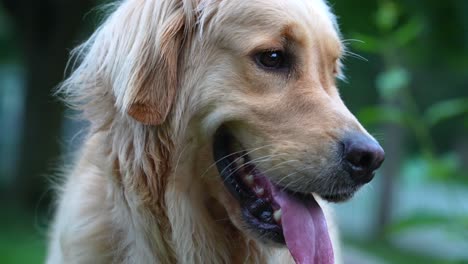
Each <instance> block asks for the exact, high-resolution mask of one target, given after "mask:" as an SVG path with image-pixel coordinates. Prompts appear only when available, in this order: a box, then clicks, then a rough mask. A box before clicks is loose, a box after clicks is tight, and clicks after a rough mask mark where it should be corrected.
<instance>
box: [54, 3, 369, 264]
mask: <svg viewBox="0 0 468 264" xmlns="http://www.w3.org/2000/svg"><path fill="white" fill-rule="evenodd" d="M284 32H286V33H284ZM283 33H284V34H287V37H288V38H291V39H294V44H293V45H294V49H295V51H296V52H297V53H298V54H302V55H301V58H303V60H302V61H301V63H302V65H303V67H302V68H301V70H300V71H299V72H300V74H301V77H297V81H295V82H294V83H293V82H292V81H289V80H286V79H280V77H271V76H265V75H264V73H261V72H259V71H258V70H255V69H253V68H252V67H253V66H252V63H251V62H250V57H249V55H248V54H250V53H251V52H252V50H255V49H257V48H258V47H263V48H267V49H268V48H271V47H270V46H269V45H272V47H277V46H281V45H282V44H283V42H284V41H285V37H284V36H283V35H282V34H283ZM288 41H289V39H288ZM342 49H343V47H342V45H341V42H340V38H339V33H338V32H337V26H336V22H335V19H334V16H333V15H332V14H331V13H330V10H329V8H328V7H327V5H326V4H325V3H324V2H323V1H322V0H315V1H314V0H252V1H250V0H249V1H242V0H229V1H228V0H125V1H122V2H121V3H119V4H117V5H116V8H115V11H113V12H112V14H111V15H110V16H109V17H108V19H107V20H106V21H105V22H104V23H103V25H102V26H101V27H100V28H99V29H97V31H96V32H95V33H94V35H93V36H92V37H91V38H90V39H89V40H88V41H87V42H86V43H84V44H83V45H82V46H81V47H79V48H77V49H76V51H75V53H74V55H75V58H76V59H77V61H76V64H77V65H78V66H77V67H76V69H75V70H74V72H73V74H72V75H71V76H70V77H69V79H67V80H66V81H65V82H64V84H63V85H62V87H61V89H60V92H61V93H62V94H63V95H64V96H65V98H66V101H67V102H68V103H69V104H70V106H71V107H74V108H77V109H79V110H80V111H82V112H83V117H84V118H85V119H86V120H89V122H90V128H89V135H88V137H87V140H86V143H85V144H84V146H83V148H82V150H81V152H80V153H78V155H77V162H76V164H75V165H74V168H73V169H72V170H71V171H70V172H69V173H67V178H66V183H65V184H64V186H63V187H62V189H61V191H60V195H59V204H58V208H57V215H56V218H55V222H54V224H53V226H52V230H51V236H50V246H49V254H48V259H47V263H49V264H57V263H67V264H73V263H135V264H145V263H148V264H150V263H293V261H292V259H291V257H290V255H289V252H288V251H287V250H286V249H284V248H278V247H273V246H269V245H265V244H262V243H260V242H258V241H257V240H256V239H255V238H253V237H252V236H250V235H249V234H248V232H247V231H244V230H243V228H242V224H241V223H240V221H239V214H238V211H239V208H238V204H236V203H235V201H234V200H233V199H232V198H231V197H230V196H229V194H227V192H226V191H225V190H224V187H223V185H222V183H221V180H220V178H219V175H218V174H217V172H216V170H215V168H214V166H212V164H213V162H214V161H213V157H212V154H211V137H212V135H213V134H214V132H215V130H216V128H217V127H219V126H220V125H221V124H223V123H225V122H230V121H236V120H246V121H245V123H247V124H257V126H258V129H261V130H262V131H264V133H265V134H267V135H268V136H270V137H271V138H274V139H275V140H277V141H274V142H279V143H278V144H277V146H276V147H275V148H274V149H273V150H272V149H271V148H266V149H267V150H265V151H266V152H262V151H263V150H262V151H259V155H269V154H270V155H271V154H272V153H274V152H275V151H276V152H279V151H281V152H282V153H285V154H287V155H288V156H289V158H291V159H296V160H298V161H303V160H304V157H302V156H301V157H299V156H297V154H296V153H299V152H301V153H302V152H303V151H302V149H301V151H297V150H298V149H299V147H298V145H299V144H295V142H292V143H291V142H289V141H291V140H295V139H297V140H298V141H297V143H299V141H301V140H304V142H305V141H307V142H306V143H307V144H306V145H307V146H309V147H311V150H304V151H308V153H309V154H310V155H312V156H314V157H317V162H316V163H314V162H315V160H314V161H311V162H310V163H312V164H317V166H318V167H320V166H322V165H323V163H324V162H319V158H320V157H323V159H326V158H328V157H327V155H326V154H322V153H326V151H324V150H323V149H320V148H323V147H327V146H328V145H327V144H323V143H324V142H328V141H329V140H330V138H328V137H327V138H324V136H323V135H325V134H326V133H324V131H325V130H327V129H329V127H331V126H333V127H336V124H337V123H339V124H340V127H339V128H337V129H334V130H330V131H332V132H330V133H336V135H341V134H342V133H344V131H349V130H359V131H364V132H365V130H364V129H363V128H362V126H360V125H359V123H358V122H357V120H356V119H355V118H354V116H352V114H351V113H349V111H348V110H347V109H346V107H345V106H344V104H343V102H342V101H341V99H340V98H339V95H338V92H337V90H336V86H335V84H334V76H333V73H332V72H331V71H332V69H333V68H335V67H339V66H336V65H338V64H339V58H340V56H341V53H342V52H343V50H342ZM335 64H336V65H335ZM328 69H330V70H328ZM338 70H339V69H338ZM298 74H299V73H298ZM275 78H277V79H275ZM312 86H314V87H321V88H320V89H318V90H317V89H316V90H314V91H306V90H305V88H306V87H309V88H310V87H312ZM283 87H299V88H298V89H299V90H297V91H296V92H291V93H289V92H284V91H285V90H286V89H285V88H284V89H283ZM322 88H323V89H322ZM246 89H249V92H246ZM267 89H268V90H267ZM288 89H289V88H288ZM246 93H247V94H250V96H251V97H246V96H245V94H246ZM296 93H297V94H296ZM298 94H300V97H301V98H308V99H310V101H308V102H313V103H314V104H315V105H316V106H317V105H319V106H320V108H321V109H323V111H322V112H323V113H322V112H320V113H316V112H314V111H316V110H314V109H315V108H313V107H309V106H308V102H305V101H304V102H300V101H297V100H296V99H294V102H297V103H298V106H296V105H294V104H289V103H288V100H290V99H288V98H291V100H293V98H292V97H294V96H297V95H298ZM259 100H261V103H259V102H260V101H259ZM304 100H306V99H304ZM272 104H273V105H274V107H273V108H278V109H277V110H275V109H273V108H272ZM322 105H323V107H322ZM276 111H278V113H279V111H281V113H282V114H278V113H277V112H276ZM269 116H270V117H271V116H274V117H276V116H278V118H279V119H278V120H281V118H283V116H284V118H285V120H290V121H288V122H286V121H285V122H279V123H282V124H283V126H284V127H282V125H281V124H276V123H275V122H273V121H272V122H273V123H274V124H275V125H272V124H273V123H269V122H270V121H268V120H270V119H271V118H269ZM315 116H317V117H315ZM309 117H311V118H310V119H309ZM300 118H303V119H304V120H300ZM314 118H320V122H321V123H320V122H317V120H316V119H314ZM292 122H296V123H298V124H295V123H292ZM316 123H320V124H321V125H320V127H317V125H316ZM309 124H310V126H309V127H310V129H309V130H307V129H302V128H301V129H297V127H296V128H295V127H294V126H298V125H300V126H301V127H307V125H309ZM327 126H328V127H327ZM283 128H284V129H283ZM256 129H257V128H255V127H253V128H252V127H249V128H248V129H246V130H245V131H243V132H239V135H240V136H241V137H244V138H245V139H246V141H245V142H246V144H247V145H251V147H254V146H255V142H250V141H249V138H250V140H252V139H251V138H256V137H253V136H252V133H253V131H257V130H256ZM291 129H292V130H293V131H295V132H294V133H301V134H291V131H292V130H291ZM254 134H255V135H257V134H258V133H254ZM265 138H267V137H265ZM314 138H315V140H314ZM257 139H258V138H257ZM262 140H263V141H262ZM258 142H260V143H261V145H268V144H271V143H272V142H269V141H266V139H265V140H264V139H258ZM274 142H273V143H274ZM288 142H289V143H288ZM290 143H291V144H290ZM293 143H294V144H293ZM300 145H302V144H300ZM322 145H324V146H322ZM257 146H258V145H257ZM321 146H322V147H321ZM314 147H316V148H315V150H314ZM295 155H296V156H295ZM282 161H284V160H274V159H272V160H271V161H270V162H271V164H269V165H265V166H266V167H269V166H274V165H275V164H276V165H277V164H278V163H280V162H282ZM290 169H291V167H288V166H284V167H281V169H280V170H278V174H274V175H273V176H272V177H279V176H278V175H280V174H284V172H287V171H288V170H290ZM296 180H297V181H301V183H303V182H311V180H310V179H305V177H299V178H297V179H296ZM291 184H294V183H293V182H291ZM322 206H323V207H324V208H325V211H326V214H327V218H328V225H329V227H330V230H331V233H332V235H333V236H334V239H333V240H334V242H335V243H336V244H335V247H334V248H335V250H336V252H337V257H336V259H337V263H338V262H340V261H339V256H338V253H339V250H338V248H339V246H338V244H337V241H338V239H337V237H336V232H335V231H336V227H335V225H334V224H333V221H332V217H331V216H330V213H329V212H328V209H327V205H326V204H322Z"/></svg>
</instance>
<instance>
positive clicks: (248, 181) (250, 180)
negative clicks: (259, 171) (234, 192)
mask: <svg viewBox="0 0 468 264" xmlns="http://www.w3.org/2000/svg"><path fill="white" fill-rule="evenodd" d="M244 180H245V183H246V184H247V185H248V186H252V185H253V184H254V176H253V175H252V174H249V175H247V176H245V177H244Z"/></svg>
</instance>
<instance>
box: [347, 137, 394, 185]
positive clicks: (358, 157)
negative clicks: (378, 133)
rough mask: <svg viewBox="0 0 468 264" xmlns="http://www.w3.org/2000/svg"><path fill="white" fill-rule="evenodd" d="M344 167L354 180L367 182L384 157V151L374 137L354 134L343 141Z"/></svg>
mask: <svg viewBox="0 0 468 264" xmlns="http://www.w3.org/2000/svg"><path fill="white" fill-rule="evenodd" d="M343 147H344V149H343V151H344V152H343V153H344V159H345V163H346V164H345V167H346V170H347V171H348V172H349V174H350V175H351V177H352V178H353V180H354V181H356V182H357V183H360V184H365V183H368V182H370V181H371V180H372V178H374V174H375V173H374V172H375V170H377V169H378V168H379V167H380V165H382V162H383V161H384V159H385V152H384V150H383V149H382V147H381V146H380V145H379V143H377V142H376V141H375V140H374V139H372V138H370V137H369V136H366V135H363V134H355V135H353V136H350V137H348V138H347V139H345V140H344V141H343Z"/></svg>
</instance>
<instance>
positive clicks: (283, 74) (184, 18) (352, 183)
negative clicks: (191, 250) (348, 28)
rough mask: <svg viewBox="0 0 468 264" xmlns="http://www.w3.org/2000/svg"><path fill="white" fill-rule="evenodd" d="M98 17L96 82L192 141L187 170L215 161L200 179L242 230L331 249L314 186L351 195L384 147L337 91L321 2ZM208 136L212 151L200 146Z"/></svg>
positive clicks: (192, 4) (128, 6)
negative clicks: (100, 27)
mask: <svg viewBox="0 0 468 264" xmlns="http://www.w3.org/2000/svg"><path fill="white" fill-rule="evenodd" d="M103 27H105V28H106V30H105V31H104V30H102V31H101V33H100V34H98V35H96V36H95V37H94V38H92V39H91V41H92V42H93V41H94V42H96V41H98V42H100V43H102V44H103V45H102V46H99V45H93V46H92V47H93V48H92V50H91V51H89V55H88V58H89V63H91V61H92V60H93V59H94V60H96V61H99V62H100V63H99V64H100V65H99V66H98V67H97V68H96V72H103V73H105V74H102V76H106V78H101V79H99V80H98V82H100V83H105V84H107V85H108V86H109V87H112V93H113V94H114V98H115V100H114V101H113V104H114V105H115V106H116V107H115V108H116V110H117V112H118V113H120V114H121V115H127V116H131V117H133V118H134V119H135V120H137V121H139V122H141V123H144V124H145V125H149V126H158V125H161V124H164V123H170V124H171V125H170V126H172V127H177V128H178V129H175V131H174V133H176V134H177V138H178V139H176V141H177V140H178V141H179V143H180V142H182V140H183V141H184V143H181V144H180V145H183V144H186V142H191V143H190V144H192V145H193V146H192V149H193V150H194V151H195V152H196V151H199V152H198V153H192V154H191V155H192V157H195V158H194V160H193V161H194V162H195V163H197V164H196V167H197V168H199V170H195V171H194V172H195V173H194V175H191V177H199V176H200V175H201V174H203V171H206V170H207V169H209V167H210V165H212V164H213V163H215V164H216V166H214V167H216V168H217V171H216V172H213V173H212V174H213V175H212V177H204V178H202V179H199V180H200V181H206V182H207V185H206V186H210V189H209V190H206V195H209V196H213V197H214V198H215V199H217V200H218V201H219V202H220V203H221V204H222V206H223V207H224V208H225V209H226V212H227V214H228V215H229V217H230V218H231V220H232V222H233V223H234V225H235V226H236V227H237V228H238V229H239V230H241V231H242V232H244V233H246V234H248V235H253V236H255V237H257V238H261V240H263V241H275V242H278V243H285V242H286V244H287V245H288V247H289V249H290V250H291V252H292V253H293V255H294V257H295V258H296V259H298V260H300V259H302V260H303V259H307V257H309V258H310V257H313V258H315V259H316V260H320V259H322V260H323V261H322V262H320V261H319V262H320V263H326V262H327V261H325V259H327V258H328V256H329V255H330V250H331V249H330V245H329V242H327V241H329V240H328V235H327V234H326V224H325V222H324V221H323V214H322V212H321V210H320V207H319V206H318V205H317V203H316V201H315V199H314V195H318V196H321V197H323V198H325V199H326V200H329V201H333V202H338V201H344V200H347V199H348V198H350V197H352V195H353V194H354V193H355V192H356V190H357V189H358V188H359V187H361V186H362V185H364V184H366V183H368V182H369V181H370V180H371V179H372V178H373V176H374V172H375V170H376V169H377V168H378V167H379V166H380V165H381V163H382V161H383V159H384V152H383V150H382V148H381V147H380V146H379V144H378V143H377V142H376V141H375V140H374V139H373V138H372V137H371V136H370V135H369V134H368V133H367V132H366V130H365V129H364V128H363V127H362V126H361V125H360V124H359V122H358V121H357V119H356V118H355V117H354V116H353V115H352V114H351V113H350V112H349V110H348V109H347V108H346V106H345V105H344V103H343V101H342V100H341V98H340V96H339V92H338V90H337V87H336V78H337V77H339V75H340V74H341V72H340V71H341V69H340V59H341V57H342V56H343V53H344V47H343V44H342V42H341V40H340V34H339V32H338V28H337V24H336V21H335V20H334V16H333V15H332V14H331V12H330V10H329V8H328V6H327V5H326V4H325V3H324V2H323V1H322V0H316V1H313V0H296V1H289V0H273V1H271V0H249V1H242V0H229V1H228V0H198V1H195V0H192V1H190V0H184V1H182V0H167V1H157V0H151V1H136V0H135V1H124V3H123V5H122V6H121V7H120V8H119V9H117V11H116V12H115V13H114V14H113V16H112V17H111V18H110V19H109V21H108V22H107V24H105V25H104V26H103ZM102 32H107V34H103V33H102ZM102 49H107V50H105V51H104V50H102ZM93 54H95V56H93ZM84 65H85V66H86V61H85V63H84ZM78 73H79V70H78ZM101 104H102V103H101ZM206 146H209V149H212V152H211V153H208V154H207V153H204V152H201V150H203V149H206ZM176 147H177V144H176ZM179 147H181V146H179ZM200 156H203V157H200ZM207 178H208V179H207ZM213 186H215V187H213ZM313 194H314V195H313ZM318 240H321V241H322V242H321V243H315V242H314V241H318ZM306 243H313V244H314V245H315V246H314V245H309V247H312V248H314V249H316V251H317V252H316V253H311V254H312V256H311V255H307V254H303V253H301V252H303V251H304V248H303V246H301V244H306ZM320 252H322V253H320Z"/></svg>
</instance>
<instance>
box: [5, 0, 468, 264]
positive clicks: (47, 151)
mask: <svg viewBox="0 0 468 264" xmlns="http://www.w3.org/2000/svg"><path fill="white" fill-rule="evenodd" d="M311 1H312V0H311ZM102 2H103V1H98V0H94V1H93V0H80V1H72V0H62V1H54V0H42V1H35V0H0V208H1V211H0V212H1V213H0V214H1V217H0V263H2V264H3V263H5V264H10V263H20V264H23V263H42V262H43V261H44V257H45V254H46V253H45V252H46V242H45V241H46V237H47V228H48V223H49V221H50V218H51V216H52V214H53V206H52V203H51V201H53V192H52V190H51V189H52V187H53V186H52V184H51V183H52V182H53V180H52V179H53V177H52V176H50V175H54V174H57V171H58V169H57V168H60V167H61V166H62V164H64V163H67V160H68V159H69V155H67V153H71V152H72V151H73V150H75V149H76V146H77V145H79V142H80V136H81V135H82V134H83V133H80V131H82V129H83V128H84V124H83V123H80V122H78V121H76V120H72V119H70V118H68V117H69V116H70V115H71V113H70V112H68V111H67V110H65V107H64V106H63V105H62V104H61V103H60V102H59V101H58V100H57V99H56V98H54V97H53V96H52V92H51V91H52V89H53V87H55V86H56V85H57V84H58V83H60V81H61V80H63V78H64V74H65V72H64V69H65V66H66V62H67V57H68V53H69V52H70V50H71V49H72V48H73V47H74V46H76V45H78V44H79V43H80V42H81V41H83V40H84V39H85V38H86V37H87V36H89V34H90V33H91V32H92V30H93V28H95V27H96V25H97V24H98V23H99V20H100V18H101V17H102V14H101V13H100V12H99V11H98V10H96V9H93V7H95V6H97V5H99V4H102ZM330 4H331V5H332V7H333V9H334V10H335V12H336V14H337V15H338V16H339V23H340V25H341V28H342V31H343V37H344V41H345V43H346V45H347V46H348V54H347V56H346V58H345V65H346V71H345V73H346V75H347V76H348V78H347V80H346V81H344V82H342V83H341V84H340V87H341V92H342V95H343V98H344V100H345V101H346V103H347V104H348V106H349V107H350V108H351V110H352V111H353V112H354V113H356V115H357V116H358V118H359V119H360V120H361V121H362V123H363V124H364V125H365V126H366V127H367V128H368V129H369V131H371V132H372V134H374V135H375V137H376V138H378V139H379V140H380V141H381V142H382V144H383V146H384V148H385V150H386V153H387V159H386V162H385V164H384V167H383V168H382V169H381V170H380V172H379V175H378V177H377V178H376V180H375V181H373V183H372V184H371V185H370V186H367V187H365V188H364V189H363V190H362V191H361V192H360V193H359V194H358V195H357V196H356V197H355V198H354V199H353V201H351V202H349V203H346V204H343V205H337V206H335V207H336V211H337V215H338V218H339V225H340V228H341V230H342V238H343V241H344V258H345V263H356V264H365V263H468V1H466V0H445V1H440V0H426V1H414V0H381V1H377V0H360V1H349V0H330ZM93 10H94V11H93Z"/></svg>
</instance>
